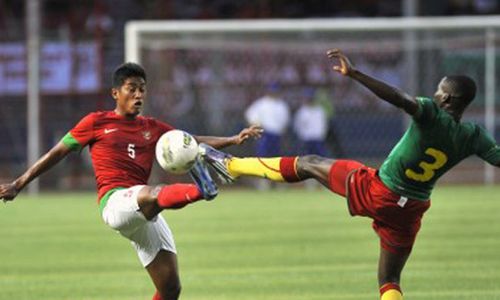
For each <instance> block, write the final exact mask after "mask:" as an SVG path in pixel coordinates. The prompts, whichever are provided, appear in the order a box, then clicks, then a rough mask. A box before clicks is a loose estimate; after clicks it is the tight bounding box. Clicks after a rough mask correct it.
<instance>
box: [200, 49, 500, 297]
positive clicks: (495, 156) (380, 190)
mask: <svg viewBox="0 0 500 300" xmlns="http://www.w3.org/2000/svg"><path fill="white" fill-rule="evenodd" d="M327 54H328V57H329V58H331V59H336V60H338V61H339V64H338V65H334V66H333V69H334V70H335V71H337V72H339V73H340V74H342V75H344V76H348V77H350V78H352V79H354V80H356V81H358V82H359V83H361V84H362V85H364V86H365V87H366V88H368V89H369V90H371V91H372V92H373V93H374V94H375V95H377V96H378V97H380V98H381V99H382V100H385V101H387V102H389V103H390V104H392V105H394V106H396V107H398V108H401V109H402V110H403V111H405V112H406V113H407V114H409V115H410V116H411V117H412V122H411V124H410V127H409V128H408V129H407V131H406V133H405V134H404V136H403V137H402V138H401V140H400V141H399V143H398V144H397V145H396V146H395V147H394V148H393V150H392V151H391V153H390V154H389V156H388V157H387V158H386V159H385V161H384V163H383V164H382V166H381V167H380V168H379V169H378V170H377V169H373V168H370V167H367V166H365V165H363V164H362V163H360V162H357V161H354V160H335V159H330V158H325V157H320V156H314V155H309V156H301V157H275V158H259V157H256V158H237V157H231V156H229V155H227V154H225V153H223V152H220V151H217V150H215V149H212V148H210V147H209V146H206V145H200V148H202V149H203V151H204V156H205V159H206V161H207V162H208V163H209V164H211V166H212V167H214V169H215V170H216V171H217V172H218V173H219V174H220V175H221V176H223V177H224V178H225V179H226V180H227V181H232V180H234V179H235V178H236V177H238V176H241V175H251V176H258V177H263V178H267V179H270V180H274V181H284V182H296V181H302V180H306V179H309V178H313V179H316V180H317V181H319V182H320V183H321V184H323V185H324V186H325V187H326V188H328V189H330V190H331V191H333V192H334V193H337V194H339V195H341V196H344V197H346V198H347V203H348V209H349V212H350V214H351V215H353V216H365V217H369V218H372V219H373V223H372V227H373V229H374V230H375V232H376V233H377V234H378V236H379V237H380V246H381V247H380V258H379V266H378V282H379V290H380V297H381V299H382V300H401V299H403V296H402V291H401V288H400V277H401V272H402V270H403V267H404V265H405V263H406V261H407V259H408V257H409V255H410V252H411V250H412V247H413V244H414V241H415V238H416V236H417V233H418V231H419V229H420V225H421V219H422V217H423V215H424V213H425V211H426V210H427V209H428V208H429V207H430V204H431V201H430V195H431V192H432V189H433V188H434V184H435V183H436V181H437V180H438V179H439V178H440V177H441V176H442V175H443V174H444V173H446V172H447V171H448V170H450V169H451V168H452V167H454V166H455V165H456V164H458V163H459V162H460V161H462V160H463V159H465V158H466V157H468V156H471V155H477V156H479V157H480V158H482V159H483V160H485V161H487V162H488V163H490V164H492V165H495V166H497V167H500V147H499V146H498V145H497V144H496V142H495V140H494V139H493V138H492V137H491V136H490V135H489V134H488V133H487V132H486V131H485V130H484V129H483V128H481V127H480V126H478V125H477V124H474V123H470V122H461V121H460V119H461V117H462V114H463V112H464V111H465V109H466V108H467V106H468V105H469V103H470V102H471V101H472V100H473V99H474V97H475V93H476V85H475V83H474V81H473V80H472V79H470V78H469V77H467V76H446V77H444V78H443V79H442V80H441V82H440V83H439V85H438V88H437V91H436V93H435V95H434V99H430V98H425V97H416V98H415V97H412V96H409V95H407V94H406V93H404V92H402V91H400V90H398V89H396V88H394V87H391V86H389V85H387V84H385V83H383V82H381V81H379V80H377V79H375V78H372V77H370V76H368V75H366V74H364V73H362V72H361V71H359V70H357V69H355V68H354V66H353V65H352V64H351V62H350V61H349V59H348V58H347V57H346V56H345V55H344V54H343V53H342V52H341V51H339V50H337V49H333V50H330V51H328V53H327Z"/></svg>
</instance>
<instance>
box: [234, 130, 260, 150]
mask: <svg viewBox="0 0 500 300" xmlns="http://www.w3.org/2000/svg"><path fill="white" fill-rule="evenodd" d="M263 132H264V129H262V127H260V126H259V125H251V126H250V127H247V128H244V129H243V130H242V131H240V133H239V134H238V135H237V136H235V141H234V143H235V144H236V145H241V144H243V143H244V142H245V141H246V140H248V139H249V138H254V139H259V138H260V137H261V136H262V133H263Z"/></svg>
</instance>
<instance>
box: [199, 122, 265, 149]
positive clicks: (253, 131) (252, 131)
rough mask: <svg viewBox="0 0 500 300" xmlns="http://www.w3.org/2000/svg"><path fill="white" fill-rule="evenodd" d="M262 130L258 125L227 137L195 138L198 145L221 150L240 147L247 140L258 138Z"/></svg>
mask: <svg viewBox="0 0 500 300" xmlns="http://www.w3.org/2000/svg"><path fill="white" fill-rule="evenodd" d="M263 131H264V130H263V129H262V127H260V126H258V125H251V126H249V127H247V128H244V129H243V130H241V131H240V132H239V133H238V134H236V135H233V136H228V137H216V136H195V139H196V141H197V142H198V143H205V144H208V145H210V146H212V147H214V148H216V149H221V148H224V147H227V146H231V145H241V144H243V143H244V142H246V141H247V140H248V139H249V138H254V139H258V138H260V136H261V134H262V132H263Z"/></svg>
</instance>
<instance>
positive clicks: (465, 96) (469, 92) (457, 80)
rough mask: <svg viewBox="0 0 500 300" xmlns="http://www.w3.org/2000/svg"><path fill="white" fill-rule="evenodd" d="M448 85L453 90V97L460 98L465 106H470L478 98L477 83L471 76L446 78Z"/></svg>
mask: <svg viewBox="0 0 500 300" xmlns="http://www.w3.org/2000/svg"><path fill="white" fill-rule="evenodd" d="M446 83H447V84H449V86H450V88H451V96H452V97H456V98H460V99H461V100H462V101H463V104H464V105H465V106H467V105H469V103H471V102H472V100H474V97H476V90H477V88H476V83H475V82H474V80H472V78H470V77H469V76H465V75H451V76H446Z"/></svg>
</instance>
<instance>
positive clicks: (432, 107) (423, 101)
mask: <svg viewBox="0 0 500 300" xmlns="http://www.w3.org/2000/svg"><path fill="white" fill-rule="evenodd" d="M417 104H418V110H417V113H416V114H415V115H414V116H413V120H414V121H415V122H416V123H418V124H423V125H425V124H429V123H431V122H432V121H433V120H434V118H435V117H436V115H437V111H438V107H437V105H436V104H435V103H434V101H432V99H429V98H425V97H417Z"/></svg>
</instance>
